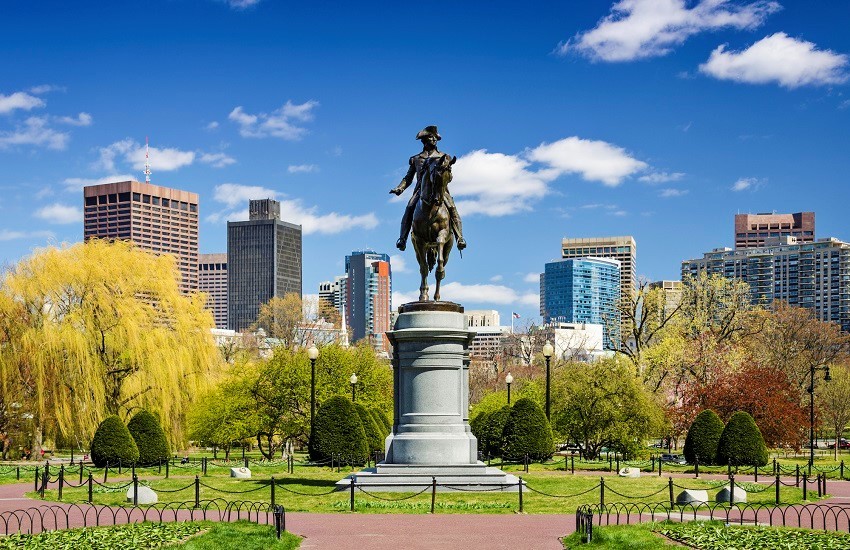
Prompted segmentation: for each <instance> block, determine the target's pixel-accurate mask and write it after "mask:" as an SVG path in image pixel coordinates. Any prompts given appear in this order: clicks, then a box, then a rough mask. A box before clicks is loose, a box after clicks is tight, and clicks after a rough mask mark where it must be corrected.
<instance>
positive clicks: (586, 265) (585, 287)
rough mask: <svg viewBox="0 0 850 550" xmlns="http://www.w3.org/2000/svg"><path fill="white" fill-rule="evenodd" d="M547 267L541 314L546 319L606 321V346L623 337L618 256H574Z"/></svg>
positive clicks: (566, 321)
mask: <svg viewBox="0 0 850 550" xmlns="http://www.w3.org/2000/svg"><path fill="white" fill-rule="evenodd" d="M545 269H546V270H545V272H544V273H543V274H541V275H540V315H542V316H543V321H544V322H545V323H547V324H553V323H593V324H597V325H602V326H603V327H604V330H603V335H602V340H603V345H604V346H605V347H606V348H608V347H609V346H610V344H611V342H612V340H616V339H618V338H619V330H620V329H619V327H620V315H619V312H618V310H617V300H618V299H619V297H620V262H619V261H618V260H614V259H612V258H573V259H565V260H559V261H556V262H550V263H547V264H546V268H545Z"/></svg>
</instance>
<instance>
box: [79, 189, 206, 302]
mask: <svg viewBox="0 0 850 550" xmlns="http://www.w3.org/2000/svg"><path fill="white" fill-rule="evenodd" d="M83 201H84V213H85V218H84V221H83V239H84V240H86V241H87V240H89V239H122V240H129V241H131V242H132V243H133V244H135V245H136V246H138V247H139V248H142V249H145V250H149V251H151V252H154V253H156V254H162V253H169V254H172V255H174V257H175V258H176V260H177V267H178V268H179V269H180V290H181V291H182V292H184V293H189V292H194V291H196V290H198V195H197V194H196V193H190V192H188V191H180V190H178V189H169V188H168V187H161V186H159V185H151V184H149V183H140V182H138V181H120V182H115V183H105V184H102V185H89V186H87V187H84V188H83Z"/></svg>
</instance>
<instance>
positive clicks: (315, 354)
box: [307, 344, 319, 361]
mask: <svg viewBox="0 0 850 550" xmlns="http://www.w3.org/2000/svg"><path fill="white" fill-rule="evenodd" d="M307 357H309V358H310V360H311V361H315V360H316V359H318V358H319V348H317V347H316V344H311V345H310V347H309V348H307Z"/></svg>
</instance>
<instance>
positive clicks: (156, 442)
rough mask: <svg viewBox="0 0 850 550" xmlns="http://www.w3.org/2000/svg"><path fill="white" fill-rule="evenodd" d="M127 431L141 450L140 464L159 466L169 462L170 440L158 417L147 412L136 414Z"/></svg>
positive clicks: (128, 424)
mask: <svg viewBox="0 0 850 550" xmlns="http://www.w3.org/2000/svg"><path fill="white" fill-rule="evenodd" d="M127 429H128V430H129V431H130V435H131V436H132V437H133V441H135V442H136V447H138V449H139V464H142V465H151V464H159V463H160V461H161V460H168V456H169V450H168V439H166V437H165V432H164V431H162V427H161V426H160V425H159V421H157V419H156V417H155V416H154V415H152V414H151V413H149V412H148V411H146V410H141V411H139V412H137V413H136V415H135V416H133V418H131V419H130V421H129V422H128V423H127Z"/></svg>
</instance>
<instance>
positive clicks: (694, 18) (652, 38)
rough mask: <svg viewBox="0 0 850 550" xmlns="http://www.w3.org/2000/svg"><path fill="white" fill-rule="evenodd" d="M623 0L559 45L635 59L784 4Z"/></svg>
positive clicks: (748, 24) (562, 50)
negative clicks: (587, 29)
mask: <svg viewBox="0 0 850 550" xmlns="http://www.w3.org/2000/svg"><path fill="white" fill-rule="evenodd" d="M687 4H688V3H687V2H686V1H685V0H620V1H619V2H617V3H615V4H614V5H613V6H612V7H611V13H610V14H609V15H607V16H605V17H603V18H602V19H601V20H600V21H599V22H598V23H597V24H596V27H594V28H593V29H591V30H589V31H585V32H582V33H578V34H577V35H576V36H575V37H573V38H572V39H570V40H568V41H567V42H564V43H561V44H559V45H558V48H557V49H556V52H557V53H559V54H561V55H566V54H567V53H569V52H572V51H575V52H578V53H580V54H582V55H584V56H586V57H588V58H590V59H593V60H597V61H632V60H635V59H644V58H648V57H655V56H660V55H665V54H667V53H669V52H670V51H671V50H672V49H673V47H674V46H678V45H680V44H682V43H684V42H685V40H687V39H688V38H689V37H691V36H693V35H695V34H698V33H701V32H706V31H714V30H719V29H723V28H734V29H753V28H756V27H758V26H760V25H761V24H762V23H763V22H764V20H765V19H766V18H767V17H768V16H769V15H770V14H772V13H775V12H777V11H779V10H780V9H781V6H780V5H779V3H778V2H773V1H767V0H757V1H755V2H751V3H749V4H737V3H734V4H733V3H732V2H730V1H729V0H701V1H699V2H696V3H695V4H694V5H693V6H692V7H688V5H687Z"/></svg>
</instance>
